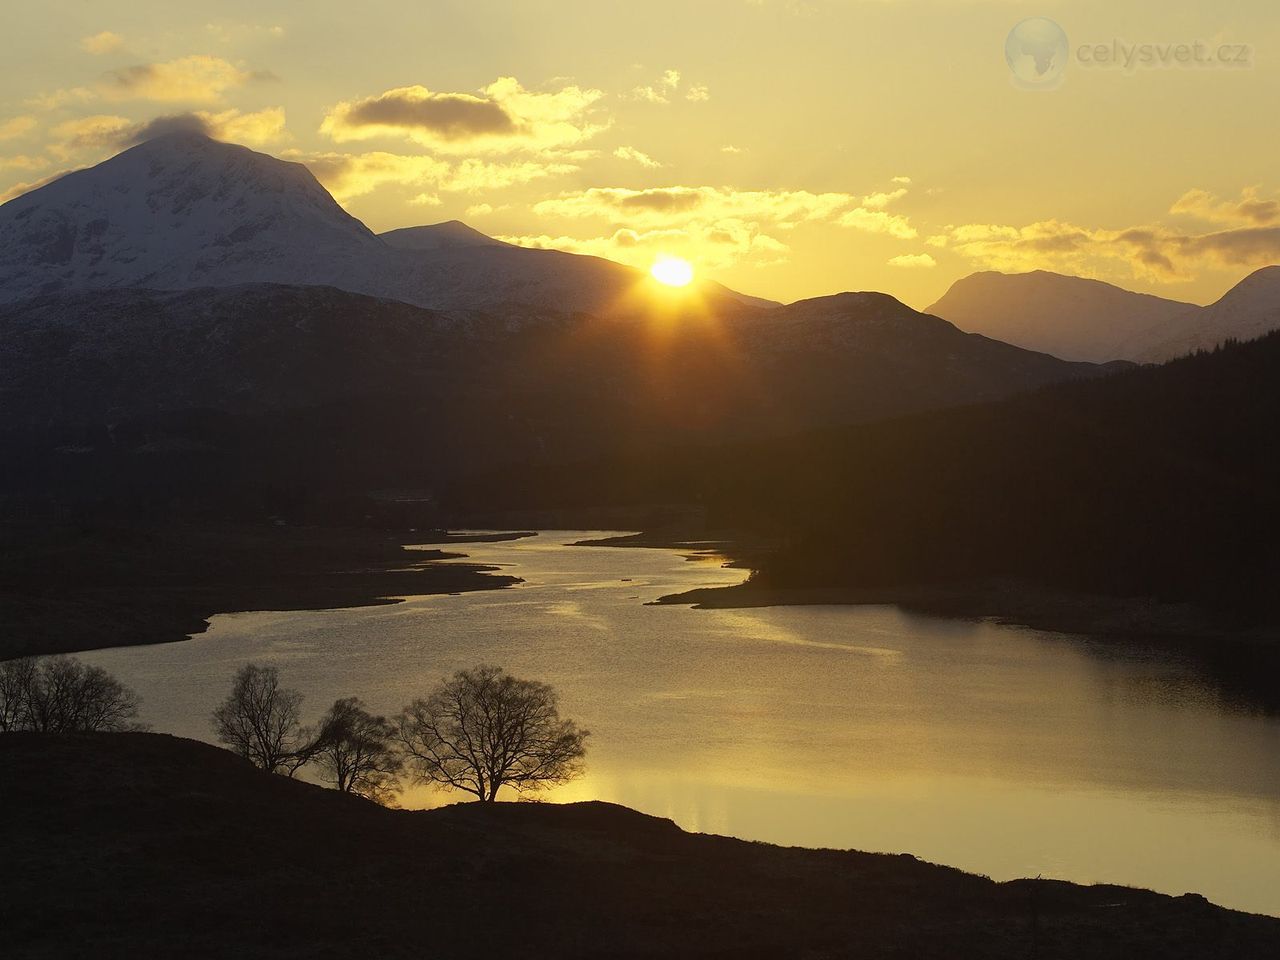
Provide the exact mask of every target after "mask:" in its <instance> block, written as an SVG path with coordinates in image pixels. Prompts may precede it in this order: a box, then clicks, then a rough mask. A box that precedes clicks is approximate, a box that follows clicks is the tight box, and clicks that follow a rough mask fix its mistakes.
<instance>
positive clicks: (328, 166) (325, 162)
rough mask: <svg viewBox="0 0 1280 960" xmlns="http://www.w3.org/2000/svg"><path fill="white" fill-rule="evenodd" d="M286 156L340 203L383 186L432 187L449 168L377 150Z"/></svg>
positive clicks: (441, 163) (440, 162)
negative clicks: (308, 171)
mask: <svg viewBox="0 0 1280 960" xmlns="http://www.w3.org/2000/svg"><path fill="white" fill-rule="evenodd" d="M285 155H286V156H288V157H289V158H290V159H296V160H299V161H301V162H302V163H304V164H306V165H307V167H308V168H310V170H311V172H312V173H314V174H315V176H316V179H317V180H319V181H320V182H321V183H322V184H324V186H325V187H326V188H327V189H328V191H329V192H330V193H332V194H333V195H334V197H335V198H336V199H337V200H339V201H340V202H341V201H346V200H350V199H352V198H354V197H360V196H364V195H365V194H367V193H371V192H373V191H374V190H376V189H377V188H378V187H381V186H383V185H384V184H398V185H403V186H423V185H428V184H434V183H437V182H438V181H439V180H440V178H441V177H443V176H445V175H447V173H448V171H449V169H450V165H449V164H448V163H446V162H445V161H443V160H437V159H435V158H434V157H424V156H416V157H414V156H410V157H406V156H401V155H399V154H394V153H384V152H380V151H374V152H371V153H361V154H346V153H327V154H311V155H303V154H299V153H296V152H294V151H287V152H286V154H285Z"/></svg>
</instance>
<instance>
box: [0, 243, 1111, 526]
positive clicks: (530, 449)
mask: <svg viewBox="0 0 1280 960" xmlns="http://www.w3.org/2000/svg"><path fill="white" fill-rule="evenodd" d="M467 249H470V248H467ZM486 249H487V248H486ZM500 249H505V248H500ZM1102 372H1104V368H1100V367H1096V366H1093V365H1089V364H1068V363H1064V362H1063V361H1060V360H1056V359H1054V358H1052V357H1048V356H1045V355H1043V354H1036V353H1031V352H1029V351H1025V350H1020V349H1018V348H1016V347H1011V346H1009V345H1008V344H1003V343H999V342H996V341H991V340H988V339H986V338H984V337H979V336H975V335H971V334H965V333H961V332H960V331H959V330H957V329H956V328H955V327H953V326H952V325H951V324H949V323H947V322H945V321H943V320H939V319H938V318H936V317H927V316H924V315H922V314H919V313H916V312H915V311H913V310H911V309H910V308H908V307H906V306H904V305H903V304H901V303H899V302H898V301H897V300H894V299H893V298H891V297H887V296H884V295H882V294H842V295H840V296H837V297H827V298H823V299H820V300H812V301H804V302H801V303H797V304H793V305H791V306H788V307H779V308H777V309H772V310H757V309H752V308H748V307H743V306H737V307H735V308H734V309H733V310H730V311H728V312H721V311H716V310H707V309H705V307H699V306H697V305H690V304H686V305H685V306H680V305H678V304H674V305H668V307H667V308H666V309H661V310H655V311H653V312H652V313H651V314H650V315H648V316H646V317H645V318H643V319H635V320H630V321H622V320H617V319H602V318H596V317H591V316H586V315H559V316H557V317H555V318H551V317H544V318H543V319H542V320H541V321H540V322H538V323H532V324H515V325H513V324H511V323H509V322H508V321H507V320H506V319H504V318H501V317H494V316H491V315H488V314H485V313H483V312H477V311H465V312H456V311H455V312H439V311H430V310H424V309H422V308H419V307H414V306H411V305H408V304H405V303H401V302H398V301H395V300H387V299H378V298H373V297H367V296H362V295H360V294H354V293H349V292H346V291H342V290H336V289H333V288H329V287H320V286H305V287H291V286H278V285H267V284H254V285H248V286H240V287H220V288H208V289H202V290H190V291H143V290H134V289H120V290H105V291H89V292H85V293H79V294H64V295H51V296H45V297H38V298H35V299H33V300H28V301H24V302H21V303H15V304H7V305H0V391H2V394H3V401H4V402H3V404H2V405H0V443H4V444H7V449H8V450H10V451H11V454H10V456H9V457H8V459H9V465H10V469H9V470H8V471H6V473H5V475H4V476H3V477H0V492H3V491H4V490H8V491H10V492H14V491H18V492H22V493H25V494H28V495H32V494H34V495H40V496H43V495H45V493H46V492H49V491H52V495H53V496H54V497H55V498H62V499H63V500H66V501H73V502H74V501H76V500H83V499H86V498H88V499H94V498H99V499H111V498H113V497H118V496H126V495H131V494H130V491H133V492H134V493H136V494H138V495H139V496H138V497H135V499H138V498H139V497H140V498H142V499H148V498H150V497H151V496H152V494H150V493H147V492H146V491H148V490H152V491H154V496H155V497H160V498H167V499H168V500H170V501H175V500H185V501H187V502H201V501H202V500H207V498H208V497H209V496H210V495H220V492H226V491H231V490H234V489H236V487H237V484H239V485H241V486H244V485H248V486H251V487H255V488H256V487H262V486H265V485H276V486H292V487H296V488H299V489H341V490H343V491H345V492H347V493H352V492H355V493H363V492H365V491H367V490H369V489H376V488H380V487H391V486H406V485H410V486H412V485H416V486H422V487H432V486H435V485H437V484H441V483H444V482H446V481H448V480H452V479H456V478H457V477H459V476H461V475H465V474H468V473H474V472H478V471H482V470H485V469H493V468H496V467H498V466H500V465H513V466H526V465H529V464H538V463H545V462H566V463H567V462H572V461H574V460H579V459H583V458H587V457H592V456H621V455H624V454H627V453H630V452H633V451H642V450H646V449H655V448H660V447H663V446H667V445H670V444H679V443H705V444H715V443H723V442H728V441H733V440H742V439H744V438H749V437H759V436H771V435H783V434H787V433H795V432H797V431H800V430H807V429H812V428H814V427H816V426H822V425H833V424H845V423H851V422H858V421H864V420H869V419H875V418H878V417H884V416H893V415H898V414H902V413H906V412H912V411H918V410H926V409H931V408H936V407H942V406H946V405H949V404H955V403H964V402H972V401H976V400H983V399H990V398H995V397H1001V396H1006V395H1008V394H1010V393H1014V392H1017V391H1020V390H1027V389H1031V388H1034V387H1037V386H1041V385H1043V384H1046V383H1051V382H1055V381H1059V380H1062V379H1070V378H1074V377H1092V376H1097V375H1099V374H1101V373H1102Z"/></svg>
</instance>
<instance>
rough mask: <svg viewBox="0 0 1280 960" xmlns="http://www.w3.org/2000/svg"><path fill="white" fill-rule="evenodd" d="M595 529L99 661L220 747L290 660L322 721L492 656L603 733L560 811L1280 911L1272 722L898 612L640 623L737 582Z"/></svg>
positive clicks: (560, 794) (1072, 656) (1045, 650)
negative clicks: (394, 592)
mask: <svg viewBox="0 0 1280 960" xmlns="http://www.w3.org/2000/svg"><path fill="white" fill-rule="evenodd" d="M584 536H586V534H585V533H580V532H568V533H557V534H548V535H543V536H541V537H539V538H537V539H534V540H527V541H519V542H515V543H494V544H474V545H467V546H465V547H463V548H462V549H463V550H465V552H467V553H469V554H470V555H471V558H472V559H474V560H478V561H481V562H485V563H502V564H508V565H510V566H509V568H508V569H509V571H510V572H514V573H516V574H518V575H519V576H522V577H524V578H525V580H526V583H525V584H523V585H521V586H518V587H515V588H513V589H510V590H504V591H499V592H489V593H478V594H469V595H464V596H461V597H428V598H416V599H413V600H411V601H409V602H407V603H404V604H401V605H398V606H390V607H385V606H384V607H375V608H365V609H361V610H345V611H319V612H316V611H311V612H298V613H247V614H235V615H231V616H226V617H218V618H215V620H214V623H213V627H212V629H211V630H210V631H209V633H208V634H206V635H205V636H203V637H200V638H197V639H195V640H192V641H189V642H187V643H183V644H171V645H166V646H163V647H152V648H134V649H129V650H114V651H102V652H99V653H96V654H92V655H89V657H87V659H91V660H92V661H94V662H98V663H101V664H103V665H104V666H107V667H108V668H109V669H111V670H112V671H113V672H116V673H117V674H118V675H120V677H121V678H122V679H123V680H125V681H126V682H128V683H130V684H131V685H133V686H135V687H136V688H137V689H138V690H139V692H140V693H141V694H142V696H143V698H144V703H143V713H144V717H143V719H145V720H147V721H148V722H150V723H151V724H152V725H153V726H154V727H155V729H157V730H160V731H165V732H173V733H178V734H181V735H185V736H195V737H201V738H208V737H209V729H208V725H207V717H208V715H209V711H210V710H211V709H212V707H213V705H214V704H216V703H217V701H218V700H219V699H220V698H221V696H222V695H223V694H224V693H225V689H226V686H227V684H228V683H229V682H230V677H231V675H232V674H233V673H234V672H235V670H236V668H237V667H238V666H239V665H240V664H242V663H244V662H246V661H247V660H255V659H256V660H269V661H271V662H274V663H276V664H278V665H279V667H280V669H281V672H282V675H283V677H284V679H285V681H286V682H287V683H288V684H290V685H292V686H295V687H297V688H299V689H300V690H302V691H303V692H304V694H305V695H306V697H307V701H306V710H307V711H311V712H314V713H317V714H318V713H319V712H320V711H321V710H322V709H323V708H324V707H325V706H327V704H328V703H330V702H332V700H333V699H335V698H337V697H339V696H347V695H352V694H355V695H359V696H360V697H362V698H363V699H364V700H365V701H366V702H367V703H369V704H370V705H371V706H372V707H373V708H374V709H376V710H379V711H385V712H388V713H392V712H395V711H396V710H397V709H398V708H399V707H400V706H401V705H403V704H404V703H406V702H407V701H408V700H409V699H412V697H414V696H418V695H421V694H423V693H425V692H426V691H427V690H428V689H429V688H430V686H431V685H432V684H433V683H434V682H436V681H437V680H438V679H439V678H440V677H441V676H442V675H443V674H445V673H448V672H451V671H452V670H454V669H457V668H459V667H463V666H470V665H473V664H475V663H477V662H480V661H485V662H491V663H499V664H502V665H504V666H506V667H507V668H508V669H509V670H511V671H512V672H513V673H516V674H518V675H522V676H529V677H533V678H537V679H541V680H546V681H548V682H551V683H553V684H554V685H555V686H556V687H557V689H558V690H559V691H560V693H561V697H562V706H563V709H564V711H565V712H566V713H567V714H569V715H571V716H573V717H574V718H575V719H577V720H579V721H580V722H582V723H583V724H584V725H585V726H587V727H589V728H590V729H591V730H592V741H591V743H590V752H589V756H588V773H587V776H586V777H585V778H584V779H583V780H581V781H578V782H576V783H573V784H569V785H567V786H564V787H561V788H558V789H556V790H554V791H551V792H550V793H549V794H547V795H546V799H548V800H552V801H557V802H569V801H575V800H586V799H600V800H608V801H612V802H616V803H622V804H625V805H627V806H631V807H634V808H636V809H639V810H643V811H645V812H647V813H651V814H654V815H656V816H663V817H669V818H671V819H673V820H675V821H676V822H677V823H679V824H680V825H681V826H683V827H685V828H686V829H690V830H700V831H704V832H711V833H722V834H730V835H734V836H740V837H746V838H750V839H758V840H766V841H771V842H776V843H783V844H793V845H804V846H825V847H854V848H859V849H865V850H881V851H891V852H911V853H914V854H916V855H918V856H920V857H922V858H924V859H929V860H934V861H937V862H943V863H949V864H952V865H954V866H959V867H961V868H964V869H967V870H971V871H974V872H979V873H986V874H989V875H991V876H993V877H996V878H997V879H1007V878H1012V877H1016V876H1027V875H1030V876H1034V875H1037V874H1043V875H1046V876H1058V877H1062V878H1065V879H1071V880H1077V881H1082V882H1095V881H1107V882H1118V883H1128V884H1136V885H1140V886H1146V887H1151V888H1154V889H1158V890H1162V891H1166V892H1170V893H1175V894H1176V893H1182V892H1184V891H1188V890H1195V891H1198V892H1201V893H1203V894H1205V895H1206V896H1208V897H1209V898H1210V899H1213V900H1215V901H1217V902H1221V903H1224V904H1227V905H1229V906H1235V907H1239V908H1243V909H1250V910H1255V911H1260V912H1269V913H1273V914H1280V724H1277V723H1276V721H1274V720H1271V719H1267V718H1265V717H1262V716H1258V715H1251V714H1249V713H1247V712H1242V711H1239V710H1233V709H1228V708H1227V707H1225V706H1224V705H1223V704H1222V703H1220V702H1219V700H1218V698H1217V697H1216V696H1215V695H1214V693H1213V691H1212V690H1211V689H1210V688H1208V687H1206V686H1205V685H1204V684H1202V683H1201V682H1200V681H1199V680H1198V679H1197V678H1196V677H1195V675H1194V674H1192V673H1190V672H1189V671H1188V670H1187V668H1185V667H1181V666H1178V665H1177V664H1171V663H1169V662H1167V661H1163V660H1159V659H1153V658H1150V657H1146V656H1142V655H1138V654H1130V653H1127V652H1125V651H1123V650H1120V649H1116V648H1108V649H1107V650H1106V654H1107V655H1106V656H1097V655H1095V654H1094V653H1093V652H1091V648H1090V647H1089V646H1088V645H1086V644H1082V643H1080V642H1077V641H1074V640H1072V639H1070V638H1065V637H1060V636H1052V635H1045V634H1040V633H1036V632H1035V631H1030V630H1022V629H1016V628H1009V627H1001V626H996V625H993V624H988V623H970V622H960V621H948V620H937V619H930V618H925V617H919V616H912V615H909V614H905V613H903V612H901V611H898V610H896V609H893V608H888V607H806V608H799V607H792V608H771V609H753V610H731V611H697V610H690V609H688V608H684V607H653V606H644V602H645V601H648V600H652V599H655V598H656V597H657V596H659V595H661V594H665V593H670V592H674V591H678V590H685V589H691V588H693V587H697V586H706V585H724V584H729V583H735V582H738V581H740V580H741V579H742V577H743V576H744V573H743V571H739V570H726V569H722V568H721V567H720V566H718V565H717V564H716V563H713V562H688V561H686V560H685V559H684V558H683V557H681V556H680V555H677V554H674V553H672V552H668V551H658V550H635V549H604V548H569V547H564V546H561V545H562V544H564V543H567V542H571V541H573V540H577V539H581V538H583V537H584ZM461 799H465V797H463V796H458V795H448V794H438V793H435V792H433V791H430V790H427V789H425V788H420V787H416V788H413V789H411V790H409V791H408V792H407V793H406V796H405V802H406V805H409V806H431V805H438V804H440V803H449V802H456V801H458V800H461Z"/></svg>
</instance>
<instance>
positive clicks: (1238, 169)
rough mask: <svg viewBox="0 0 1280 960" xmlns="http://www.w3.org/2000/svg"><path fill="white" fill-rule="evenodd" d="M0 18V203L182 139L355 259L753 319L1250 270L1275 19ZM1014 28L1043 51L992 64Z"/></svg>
mask: <svg viewBox="0 0 1280 960" xmlns="http://www.w3.org/2000/svg"><path fill="white" fill-rule="evenodd" d="M3 17H4V29H3V31H2V32H0V200H3V199H9V198H11V197H13V196H16V195H19V194H20V193H22V192H24V191H25V190H28V189H31V188H32V186H34V185H38V184H40V183H43V182H46V181H47V180H48V179H49V178H51V177H55V176H57V175H59V174H61V173H63V172H66V171H68V170H72V169H76V168H79V167H83V166H86V165H90V164H93V163H96V162H99V161H100V160H103V159H105V158H107V157H109V156H111V155H112V154H114V153H117V152H119V151H120V150H121V149H123V148H124V147H125V146H126V145H128V144H130V143H132V142H135V141H136V140H137V139H138V137H140V136H145V135H146V131H147V130H148V129H149V127H148V125H149V124H150V123H151V122H152V121H154V120H156V119H157V118H164V117H174V116H182V117H187V116H189V115H195V116H197V117H198V118H199V122H200V123H202V124H203V125H204V126H205V128H206V129H208V130H209V132H210V133H211V134H212V135H214V136H217V137H218V138H220V139H225V140H231V141H236V142H240V143H244V144H247V145H249V146H251V147H253V148H255V149H258V150H262V151H264V152H267V153H271V154H273V155H276V156H280V157H285V158H287V159H291V160H297V161H300V162H303V163H306V164H308V166H310V167H311V169H312V170H313V171H314V172H315V174H316V176H317V177H319V179H320V180H321V182H323V183H324V184H325V185H326V186H327V187H328V188H329V189H330V191H331V192H332V193H333V194H334V195H335V196H336V197H337V198H338V200H339V201H340V202H341V203H342V204H343V206H344V207H346V209H347V210H349V211H350V212H351V213H352V214H354V215H355V216H357V217H359V218H360V219H362V220H364V221H365V222H366V223H367V224H368V225H369V226H370V227H371V228H373V229H374V230H376V231H383V230H389V229H393V228H396V227H404V226H412V225H416V224H422V223H434V222H438V221H442V220H450V219H461V220H464V221H466V222H467V223H469V224H471V225H472V226H474V227H476V228H477V229H479V230H482V231H484V232H485V233H488V234H491V235H494V236H499V237H502V238H504V239H507V240H510V241H512V242H518V243H523V244H527V245H533V246H550V247H556V248H560V249H565V250H570V251H574V252H582V253H591V254H597V255H600V256H606V257H610V258H612V259H615V260H621V261H623V262H626V263H630V264H633V265H635V266H639V267H642V268H647V267H648V266H650V265H651V264H652V263H653V261H654V260H655V259H656V258H658V257H661V256H679V257H684V258H686V259H688V260H689V261H690V262H691V263H692V264H693V265H694V267H695V269H696V271H697V273H698V275H699V276H701V277H706V278H710V279H715V280H719V281H721V282H723V283H726V284H728V285H729V286H731V287H733V288H735V289H738V290H741V291H743V292H746V293H751V294H755V295H758V296H764V297H770V298H773V299H778V300H783V301H791V300H796V299H800V298H803V297H810V296H820V295H824V294H829V293H835V292H839V291H842V290H882V291H885V292H888V293H891V294H893V295H895V296H897V297H899V298H900V299H902V300H904V301H905V302H907V303H909V304H911V305H912V306H915V307H917V308H922V307H925V306H927V305H928V304H930V303H932V302H933V301H934V300H936V299H937V298H938V297H939V296H941V295H942V294H943V293H944V292H945V291H946V289H947V288H948V287H949V286H950V284H951V283H953V282H954V281H955V280H957V279H959V278H960V277H963V276H965V275H967V274H969V273H972V272H975V271H978V270H987V269H995V270H1002V271H1006V272H1021V271H1025V270H1033V269H1048V270H1055V271H1058V272H1062V273H1072V274H1078V275H1081V276H1089V277H1096V278H1098V279H1102V280H1107V281H1109V282H1112V283H1116V284H1119V285H1121V286H1124V287H1127V288H1129V289H1135V290H1141V291H1146V292H1151V293H1156V294H1159V295H1161V296H1166V297H1172V298H1175V299H1181V300H1189V301H1193V302H1197V303H1206V302H1211V301H1212V300H1214V299H1216V298H1217V297H1218V296H1220V295H1221V294H1222V293H1223V292H1224V291H1225V290H1226V289H1227V288H1229V287H1230V286H1231V285H1232V284H1234V283H1235V282H1237V281H1238V280H1240V279H1241V278H1242V277H1244V276H1246V275H1247V274H1248V273H1250V272H1251V271H1252V270H1254V269H1256V268H1258V267H1260V266H1265V265H1268V264H1271V263H1277V262H1280V167H1278V166H1277V162H1276V161H1277V154H1278V153H1280V150H1278V149H1277V148H1280V124H1277V120H1276V117H1277V104H1278V103H1280V43H1278V42H1277V41H1280V4H1276V3H1274V0H1219V2H1216V3H1214V4H1206V3H1202V2H1188V0H1162V2H1152V0H1127V2H1125V3H1123V4H1120V3H1117V2H1116V0H1109V2H1103V0H1077V2H1064V0H1058V2H1026V0H991V2H977V0H684V2H671V0H644V2H642V0H629V2H615V0H593V2H581V0H466V2H455V0H416V2H413V3H409V2H403V0H395V2H393V0H361V2H360V3H358V4H353V3H350V2H349V0H342V2H339V0H306V2H295V0H275V2H272V0H253V2H247V0H220V2H218V3H216V4H215V3H208V2H202V3H189V2H185V0H164V2H157V0H128V2H123V0H45V2H44V3H42V4H39V5H37V4H23V5H21V6H20V7H18V6H16V5H12V6H10V7H9V8H8V9H6V10H5V11H3ZM1030 18H1047V19H1048V20H1050V21H1052V24H1050V25H1049V26H1048V27H1045V26H1044V24H1043V23H1033V24H1031V25H1030V26H1029V27H1028V26H1024V27H1022V28H1020V29H1019V30H1018V31H1017V32H1015V33H1014V42H1013V44H1012V46H1011V47H1010V45H1009V44H1008V43H1007V41H1008V39H1009V38H1010V32H1011V30H1014V29H1015V27H1016V26H1017V25H1018V24H1020V23H1022V22H1023V21H1025V20H1028V19H1030ZM1054 24H1056V27H1054V26H1053V25H1054ZM1055 30H1058V31H1060V34H1059V33H1055V32H1054V31H1055ZM1059 35H1060V36H1061V37H1062V40H1061V42H1059V41H1058V39H1057V38H1058V37H1059ZM1007 51H1008V54H1009V55H1007ZM1040 57H1044V58H1046V59H1043V60H1042V59H1038V58H1040ZM1011 58H1012V59H1011ZM150 129H155V128H150Z"/></svg>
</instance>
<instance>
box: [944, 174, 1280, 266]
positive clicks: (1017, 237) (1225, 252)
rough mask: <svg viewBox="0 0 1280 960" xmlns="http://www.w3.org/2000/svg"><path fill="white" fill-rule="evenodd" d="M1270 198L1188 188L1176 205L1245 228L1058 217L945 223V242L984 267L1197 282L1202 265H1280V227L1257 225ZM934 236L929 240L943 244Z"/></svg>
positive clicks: (1248, 193)
mask: <svg viewBox="0 0 1280 960" xmlns="http://www.w3.org/2000/svg"><path fill="white" fill-rule="evenodd" d="M1267 203H1268V201H1265V200H1260V199H1259V198H1258V197H1257V196H1256V195H1253V194H1251V192H1250V191H1245V194H1244V195H1243V196H1242V200H1241V201H1239V202H1235V201H1233V202H1229V203H1226V204H1223V203H1222V202H1220V201H1218V200H1216V198H1213V197H1210V196H1209V195H1207V194H1201V193H1199V192H1197V191H1191V193H1190V194H1184V195H1183V196H1182V197H1181V198H1180V199H1179V200H1178V201H1177V202H1176V203H1175V204H1174V206H1175V208H1180V209H1178V210H1177V212H1179V213H1194V214H1195V215H1197V216H1200V217H1202V218H1203V219H1211V220H1212V219H1217V220H1225V221H1227V222H1231V221H1234V222H1243V223H1246V224H1249V225H1245V226H1234V227H1229V228H1227V229H1223V230H1211V231H1207V232H1192V231H1184V230H1175V229H1171V228H1169V227H1167V226H1164V225H1162V224H1142V225H1137V226H1132V227H1125V228H1122V229H1103V228H1091V227H1083V226H1079V225H1077V224H1073V223H1069V222H1065V221H1060V220H1044V221H1040V222H1037V223H1031V224H1027V225H1025V226H1013V225H1008V224H962V225H959V226H951V227H949V228H947V233H946V234H945V235H944V236H945V241H946V242H945V245H946V246H948V247H950V248H951V249H952V250H954V251H955V252H956V253H959V254H960V255H962V256H964V257H967V258H968V259H970V260H971V261H973V262H974V263H976V264H978V265H980V266H981V267H983V268H985V269H991V270H1001V271H1005V272H1025V271H1029V270H1041V269H1043V270H1056V271H1060V272H1066V273H1075V274H1082V275H1092V274H1096V273H1100V272H1105V271H1112V272H1115V271H1118V270H1125V271H1127V272H1128V273H1129V274H1131V275H1132V276H1135V277H1138V278H1141V279H1146V280H1153V281H1157V282H1165V283H1168V282H1175V281H1183V280H1190V279H1194V278H1195V277H1196V276H1197V275H1198V274H1199V273H1201V272H1203V270H1205V269H1206V268H1209V269H1212V268H1220V269H1227V268H1239V267H1260V266H1266V265H1268V264H1272V263H1277V262H1280V226H1276V225H1255V224H1257V223H1258V222H1259V220H1260V219H1261V220H1262V221H1266V220H1268V218H1270V217H1271V216H1272V215H1271V213H1270V212H1269V211H1268V207H1267ZM934 239H935V238H931V240H930V243H931V245H933V246H941V245H943V244H942V243H934V242H933V240H934Z"/></svg>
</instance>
